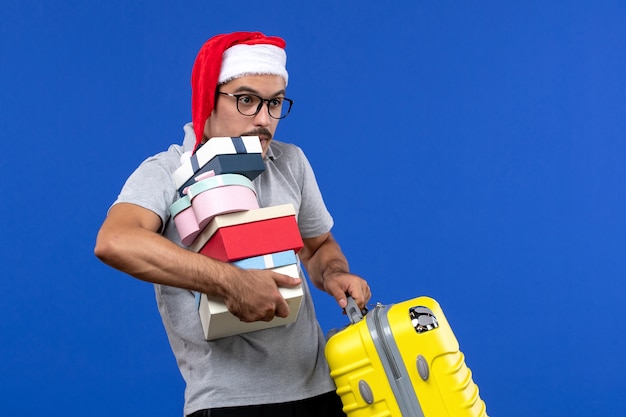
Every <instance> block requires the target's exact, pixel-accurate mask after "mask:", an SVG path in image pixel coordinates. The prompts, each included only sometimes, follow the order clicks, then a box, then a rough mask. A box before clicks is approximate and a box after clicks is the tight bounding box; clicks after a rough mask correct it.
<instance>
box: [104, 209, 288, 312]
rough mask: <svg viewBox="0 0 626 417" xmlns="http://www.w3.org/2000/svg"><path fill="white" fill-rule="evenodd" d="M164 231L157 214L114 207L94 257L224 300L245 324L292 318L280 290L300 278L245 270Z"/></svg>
mask: <svg viewBox="0 0 626 417" xmlns="http://www.w3.org/2000/svg"><path fill="white" fill-rule="evenodd" d="M160 228H161V218H160V217H159V216H158V215H157V214H155V213H154V212H152V211H150V210H147V209H145V208H143V207H140V206H137V205H134V204H128V203H119V204H116V205H114V206H113V207H112V208H111V209H110V210H109V214H108V216H107V218H106V219H105V221H104V223H103V224H102V227H101V228H100V231H99V233H98V237H97V239H96V247H95V250H94V253H95V255H96V256H97V257H98V258H99V259H100V260H101V261H102V262H104V263H106V264H108V265H110V266H112V267H113V268H116V269H119V270H120V271H122V272H125V273H127V274H129V275H131V276H133V277H135V278H138V279H141V280H143V281H148V282H152V283H156V284H163V285H168V286H173V287H179V288H186V289H189V290H194V291H199V292H202V293H207V294H211V295H216V296H220V297H223V298H224V301H225V303H226V306H227V307H228V309H229V311H230V312H231V313H233V314H234V315H235V316H237V317H238V318H239V319H240V320H242V321H258V320H266V321H269V320H271V319H272V318H274V315H276V316H278V317H287V316H288V315H289V306H288V305H287V302H286V301H285V299H284V298H283V297H282V296H281V295H280V292H279V291H278V287H279V286H283V287H295V286H297V285H299V284H300V279H294V278H291V277H289V276H287V275H283V274H278V273H275V272H272V271H270V270H263V271H262V270H244V269H241V268H237V267H235V266H233V265H230V264H228V263H225V262H220V261H217V260H215V259H211V258H209V257H207V256H204V255H200V254H197V253H194V252H192V251H190V250H187V249H184V248H181V247H179V246H178V245H176V244H174V243H172V242H170V241H169V240H167V239H166V238H164V237H163V236H161V235H160V234H159V233H157V231H158V230H159V229H160Z"/></svg>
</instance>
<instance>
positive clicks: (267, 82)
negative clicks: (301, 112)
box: [204, 75, 285, 156]
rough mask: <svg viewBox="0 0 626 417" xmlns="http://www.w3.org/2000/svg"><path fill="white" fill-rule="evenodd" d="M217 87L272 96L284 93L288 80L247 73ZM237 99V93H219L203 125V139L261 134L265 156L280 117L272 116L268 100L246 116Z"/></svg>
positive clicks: (282, 95) (275, 76)
mask: <svg viewBox="0 0 626 417" xmlns="http://www.w3.org/2000/svg"><path fill="white" fill-rule="evenodd" d="M218 91H221V92H224V93H230V94H245V93H249V94H255V95H257V96H260V97H262V98H264V99H272V98H275V97H284V96H285V80H284V79H283V78H282V77H281V76H279V75H248V76H245V77H240V78H236V79H234V80H232V81H229V82H227V83H225V84H222V85H220V86H218ZM236 100H237V99H236V98H235V97H230V96H225V95H223V94H217V95H216V97H215V107H214V109H213V112H212V113H211V117H209V119H208V120H207V121H206V124H205V125H204V140H205V141H206V140H207V139H210V138H212V137H219V136H231V137H235V136H258V137H259V138H260V139H261V147H262V148H263V156H265V154H266V153H267V149H268V148H269V146H270V142H271V140H272V137H273V136H274V132H276V128H277V127H278V119H274V118H272V117H270V115H269V113H268V111H267V102H264V103H263V107H262V108H261V110H260V111H259V112H258V113H257V114H256V115H254V116H244V115H242V114H241V113H239V111H238V110H237V102H236Z"/></svg>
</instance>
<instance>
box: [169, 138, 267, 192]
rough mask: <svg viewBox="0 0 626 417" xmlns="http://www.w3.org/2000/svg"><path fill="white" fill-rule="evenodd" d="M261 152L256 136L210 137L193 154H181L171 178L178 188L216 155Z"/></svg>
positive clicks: (259, 142)
mask: <svg viewBox="0 0 626 417" xmlns="http://www.w3.org/2000/svg"><path fill="white" fill-rule="evenodd" d="M262 152H263V149H262V148H261V141H260V140H259V137H258V136H241V137H216V138H211V139H209V140H208V141H207V142H206V143H205V144H204V145H202V146H201V147H200V148H199V149H198V150H197V152H196V153H195V154H193V155H187V154H183V157H182V158H181V165H180V167H179V168H178V169H177V170H176V171H174V173H173V174H172V178H173V179H174V184H175V185H176V189H179V188H181V187H182V186H183V185H184V184H185V183H187V182H188V181H189V180H191V179H192V178H193V176H194V175H195V174H196V173H198V172H199V171H200V170H201V169H202V167H204V166H205V165H206V164H207V163H208V162H209V161H210V160H211V159H213V158H214V157H215V156H217V155H232V154H247V153H250V154H252V153H255V154H259V155H260V154H261V153H262Z"/></svg>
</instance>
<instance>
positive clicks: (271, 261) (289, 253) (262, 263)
mask: <svg viewBox="0 0 626 417" xmlns="http://www.w3.org/2000/svg"><path fill="white" fill-rule="evenodd" d="M296 262H297V259H296V253H295V252H294V251H293V250H286V251H282V252H276V253H270V254H267V255H262V256H254V257H252V258H246V259H241V260H239V261H235V262H233V265H236V266H238V267H239V268H243V269H271V268H278V267H281V266H285V265H291V264H295V263H296Z"/></svg>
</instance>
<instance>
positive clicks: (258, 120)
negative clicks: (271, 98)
mask: <svg viewBox="0 0 626 417" xmlns="http://www.w3.org/2000/svg"><path fill="white" fill-rule="evenodd" d="M270 122H271V117H270V113H269V108H268V107H267V103H263V105H262V106H261V110H259V112H258V113H257V114H256V115H254V124H255V126H269V125H270Z"/></svg>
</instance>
